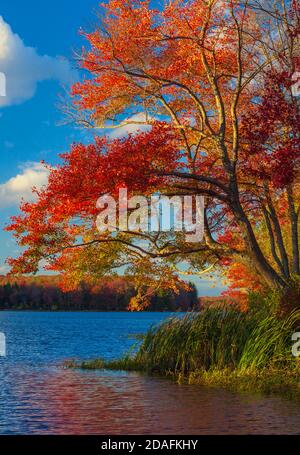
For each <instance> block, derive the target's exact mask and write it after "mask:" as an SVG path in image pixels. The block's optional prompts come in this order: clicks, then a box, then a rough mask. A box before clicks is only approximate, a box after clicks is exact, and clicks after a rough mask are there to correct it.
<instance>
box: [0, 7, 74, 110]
mask: <svg viewBox="0 0 300 455" xmlns="http://www.w3.org/2000/svg"><path fill="white" fill-rule="evenodd" d="M0 72H2V73H4V75H5V77H6V96H5V97H3V96H0V107H3V106H10V105H12V104H20V103H22V102H24V101H26V100H28V99H30V98H32V97H33V96H34V94H35V91H36V87H37V83H38V82H41V81H45V80H50V79H52V80H56V81H58V82H60V83H62V84H66V85H68V84H70V83H71V82H72V80H74V77H75V74H76V72H75V71H74V70H73V69H72V68H71V66H70V63H69V62H68V61H67V60H63V59H61V58H58V57H49V56H48V55H39V54H38V53H37V51H36V50H35V49H34V48H32V47H27V46H26V45H25V44H24V42H23V41H22V39H21V38H20V37H19V35H17V34H15V33H13V31H12V29H11V27H10V26H9V24H7V23H6V22H5V21H4V19H3V17H2V16H0Z"/></svg>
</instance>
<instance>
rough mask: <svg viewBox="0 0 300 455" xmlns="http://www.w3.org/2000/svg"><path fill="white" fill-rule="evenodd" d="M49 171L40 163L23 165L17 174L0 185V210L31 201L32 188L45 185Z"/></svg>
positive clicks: (32, 195) (32, 197)
mask: <svg viewBox="0 0 300 455" xmlns="http://www.w3.org/2000/svg"><path fill="white" fill-rule="evenodd" d="M48 175H49V171H48V169H46V168H45V166H44V165H43V164H41V163H36V162H34V163H25V164H23V165H22V167H21V169H20V172H19V174H17V175H16V176H14V177H12V178H10V179H9V180H7V181H6V182H5V183H2V184H0V208H5V207H12V206H16V205H19V204H20V202H21V200H22V199H24V200H26V201H31V200H33V199H34V197H35V195H34V194H33V193H32V188H33V187H36V188H37V189H40V188H41V187H42V186H44V185H46V184H47V181H48Z"/></svg>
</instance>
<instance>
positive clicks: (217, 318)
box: [70, 306, 300, 397]
mask: <svg viewBox="0 0 300 455" xmlns="http://www.w3.org/2000/svg"><path fill="white" fill-rule="evenodd" d="M296 331H300V311H299V310H298V311H295V312H293V313H291V314H290V315H289V316H287V317H286V318H284V319H279V318H277V317H276V316H275V315H274V314H270V315H266V312H263V311H258V312H257V311H249V312H247V313H242V312H240V311H239V310H237V309H235V308H234V307H230V306H223V307H218V308H209V309H205V310H203V311H201V312H200V313H196V314H187V315H186V316H184V317H175V318H172V319H169V320H167V321H165V322H163V323H162V324H160V325H158V326H155V327H152V328H151V329H150V330H149V331H148V332H147V333H146V334H145V336H144V337H143V339H142V342H141V345H140V347H139V349H138V350H137V352H135V353H132V354H129V355H127V356H125V357H124V358H122V359H119V360H114V361H111V362H105V361H103V360H94V361H90V362H84V363H82V364H80V365H70V366H77V367H80V368H85V369H99V368H100V369H101V368H109V369H114V370H127V371H132V370H136V371H144V372H147V373H151V374H153V373H158V374H161V375H167V376H172V377H174V378H176V379H177V380H179V381H182V380H184V381H188V382H189V383H199V384H203V385H207V386H211V385H213V386H222V387H223V386H224V387H229V388H234V389H239V390H256V391H260V392H266V393H270V392H278V393H285V394H289V395H293V394H294V395H297V396H298V395H299V397H300V380H299V377H300V375H299V373H300V362H299V359H297V358H295V357H293V356H292V340H291V336H292V334H293V333H294V332H296Z"/></svg>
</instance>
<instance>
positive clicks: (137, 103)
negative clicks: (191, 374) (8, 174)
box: [8, 0, 300, 303]
mask: <svg viewBox="0 0 300 455" xmlns="http://www.w3.org/2000/svg"><path fill="white" fill-rule="evenodd" d="M103 9H104V14H102V15H101V17H102V19H101V20H100V19H99V26H98V27H97V28H96V29H95V30H94V31H92V32H84V33H83V35H84V36H85V38H86V39H87V40H88V48H87V49H86V50H84V51H83V52H82V54H81V55H80V56H79V57H78V58H79V61H80V65H81V67H82V68H83V69H84V70H85V75H86V76H85V79H84V80H83V81H81V82H78V83H77V84H75V85H74V87H73V89H72V96H73V103H72V106H71V107H69V108H68V109H67V111H68V115H69V116H71V118H72V119H73V120H74V121H76V122H77V123H78V124H80V125H82V126H83V127H86V128H90V129H92V130H93V131H95V134H98V136H96V138H95V141H94V143H92V144H90V145H87V146H86V145H83V144H74V145H73V146H72V147H71V150H70V152H69V153H66V154H64V155H62V164H61V165H60V166H57V167H55V168H53V169H50V177H49V183H48V185H47V187H45V188H44V189H43V190H41V191H40V192H37V196H38V199H37V202H34V203H24V204H23V205H22V207H21V210H22V214H21V215H20V216H18V217H15V218H14V219H13V220H12V223H11V225H10V226H9V228H8V229H9V230H11V231H13V232H14V233H15V235H16V237H17V239H18V241H19V244H20V245H21V246H24V247H25V251H24V253H23V254H22V255H21V256H20V257H19V258H17V259H14V260H10V263H11V265H12V271H13V272H20V271H21V272H32V271H35V270H37V268H38V266H39V263H40V261H41V260H42V259H47V261H48V262H50V266H48V267H50V268H51V269H53V270H59V271H63V272H64V273H65V274H66V277H67V278H68V280H71V281H73V282H79V281H80V280H82V279H83V278H85V279H86V278H87V277H88V278H89V279H93V278H97V277H99V276H102V275H105V274H106V273H109V272H110V271H111V270H116V269H118V268H119V267H125V268H126V270H127V272H128V273H129V274H131V275H132V276H135V277H137V282H141V277H143V280H142V281H143V284H144V285H146V284H147V277H148V279H149V281H150V285H151V286H153V280H154V281H155V282H156V283H159V284H160V285H161V286H169V287H172V286H173V287H176V286H178V276H177V271H178V268H180V265H181V264H182V263H183V262H185V263H186V264H187V265H186V267H185V271H186V270H187V269H188V271H190V272H196V273H202V272H203V271H205V270H216V271H218V270H225V274H226V271H227V270H228V268H229V269H230V267H231V266H232V265H233V264H235V265H236V264H238V263H241V264H243V270H245V268H246V269H247V268H248V269H249V270H250V269H251V272H252V273H254V274H256V275H257V276H259V281H262V282H263V283H264V285H265V286H268V287H272V288H277V289H285V288H287V287H289V286H290V283H291V282H292V279H293V276H294V275H297V276H299V203H300V201H299V197H300V194H299V186H298V185H299V120H300V119H299V104H298V100H299V98H297V93H295V90H293V84H295V81H294V79H293V75H294V74H295V73H297V53H298V46H299V39H298V38H299V3H298V2H297V1H285V2H284V1H283V2H282V1H278V2H277V1H272V2H261V3H260V2H259V1H242V2H241V1H234V0H232V1H231V0H227V1H226V0H190V1H179V0H178V1H169V2H167V3H166V4H165V6H164V7H163V8H162V9H161V10H158V9H153V8H151V7H150V2H149V1H138V0H111V1H109V2H108V4H106V5H105V6H103ZM133 126H134V127H135V128H137V129H138V128H140V131H137V132H136V133H135V134H130V135H128V136H127V137H124V138H119V139H111V138H109V137H107V136H103V135H101V134H100V131H101V130H107V129H108V128H110V129H112V131H114V132H116V134H117V133H118V131H119V129H120V128H122V127H127V128H128V127H133ZM145 126H147V128H148V129H147V130H146V131H145V130H143V128H144V127H145ZM122 187H127V188H128V191H129V194H130V195H135V194H144V195H146V196H150V195H151V194H152V193H153V192H160V193H162V194H167V195H183V194H184V195H187V194H190V195H195V194H197V195H202V196H204V197H205V213H204V215H205V234H204V239H203V241H201V242H198V243H193V244H189V243H186V242H185V241H184V237H183V236H182V234H180V233H174V232H170V233H165V232H164V233H159V234H157V233H144V232H129V231H128V232H127V231H122V232H117V233H113V234H109V233H106V234H101V235H100V234H99V232H98V231H97V229H96V226H95V218H96V215H97V209H96V200H97V198H98V197H99V196H100V195H103V194H108V193H109V194H111V195H117V192H118V190H119V188H122ZM231 275H232V274H231ZM139 297H140V299H141V301H142V302H144V301H143V298H142V296H141V295H139ZM135 303H136V302H135Z"/></svg>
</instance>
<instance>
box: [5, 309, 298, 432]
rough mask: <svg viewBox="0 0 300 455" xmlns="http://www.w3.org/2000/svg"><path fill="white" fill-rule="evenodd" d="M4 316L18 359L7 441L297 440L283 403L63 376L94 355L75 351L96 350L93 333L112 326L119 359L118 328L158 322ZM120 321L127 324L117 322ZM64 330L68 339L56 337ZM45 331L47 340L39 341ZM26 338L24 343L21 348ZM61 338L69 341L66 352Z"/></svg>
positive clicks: (8, 401) (10, 365)
mask: <svg viewBox="0 0 300 455" xmlns="http://www.w3.org/2000/svg"><path fill="white" fill-rule="evenodd" d="M9 315H10V316H9ZM1 316H2V314H1V315H0V330H1V329H3V326H5V327H6V330H7V331H8V332H9V335H10V337H9V338H10V348H11V352H13V353H14V354H13V355H10V356H9V357H8V358H7V359H1V361H0V379H1V389H0V433H2V434H178V435H180V434H215V433H218V434H249V433H250V434H268V433H273V434H279V433H280V434H284V433H285V434H286V433H292V434H295V433H300V412H299V410H298V406H297V404H296V403H293V402H290V401H286V400H283V399H280V398H274V397H272V398H267V397H259V396H251V395H240V394H235V393H231V392H228V391H223V390H214V389H206V388H202V387H197V386H188V385H177V384H174V383H172V382H171V381H168V380H166V379H160V378H149V377H147V376H143V375H140V374H136V373H128V374H127V373H124V372H107V371H106V372H105V371H97V372H93V371H77V370H64V369H63V368H62V367H61V366H59V364H60V362H61V360H62V359H63V358H66V357H70V356H72V355H71V354H72V353H73V355H74V356H75V355H76V356H78V354H79V356H80V357H82V358H86V357H88V356H89V355H88V352H87V351H88V349H90V348H91V346H90V347H85V348H84V347H83V346H82V345H80V346H81V348H80V349H78V336H80V333H81V332H82V339H84V337H87V335H88V334H89V335H90V336H89V338H90V342H92V343H94V341H93V336H94V335H93V333H92V330H91V328H92V329H93V330H94V329H95V327H96V326H97V328H98V329H101V327H102V330H103V331H105V330H106V329H107V326H108V325H110V330H107V332H106V335H107V337H108V340H106V342H107V343H108V341H109V342H110V343H108V344H107V345H106V344H105V346H108V345H110V346H111V348H110V349H111V351H113V352H112V353H111V354H110V356H115V354H116V353H117V351H118V352H121V351H122V349H124V339H125V338H126V339H127V337H125V338H124V339H123V343H122V342H121V341H119V340H121V339H122V337H121V338H120V333H119V330H120V328H122V330H123V335H126V334H128V333H131V329H130V330H129V329H128V327H131V325H132V320H130V317H131V316H132V318H133V319H134V318H135V322H136V324H135V325H136V326H138V327H139V328H140V329H142V328H144V329H146V327H147V326H149V325H150V324H151V323H152V322H153V321H155V320H158V319H157V318H162V317H163V316H161V315H160V316H158V315H153V314H152V315H151V314H148V316H147V317H146V316H138V315H130V314H128V315H126V316H124V314H123V315H120V314H118V313H117V314H116V313H115V314H113V315H111V316H110V317H108V316H107V314H106V315H103V314H101V313H97V314H94V316H93V317H92V316H91V315H80V314H72V315H71V314H60V315H58V316H56V317H54V316H53V315H47V314H32V315H31V318H30V317H29V315H24V314H23V313H22V314H20V313H19V314H12V313H9V314H8V313H6V314H5V318H6V319H5V320H6V323H5V324H1V323H2V322H3V321H2V319H1ZM47 316H48V317H47ZM118 318H119V320H118ZM120 318H123V319H124V318H125V319H124V320H123V322H120ZM126 319H127V324H126ZM97 321H98V322H97ZM129 321H131V322H129ZM62 324H63V325H64V334H63V335H62V334H60V330H59V329H60V328H61V326H62ZM133 325H134V324H133ZM115 326H117V327H118V337H119V338H116V333H117V332H116V333H114V329H113V327H115ZM142 326H143V327H142ZM20 327H23V328H22V330H21V331H20ZM25 327H27V329H28V330H25ZM37 327H39V329H37ZM89 327H90V333H88V332H89ZM104 327H106V329H104ZM13 328H14V329H15V331H14V332H13V331H12V329H13ZM41 328H42V331H40V329H41ZM128 330H129V331H128ZM42 332H43V336H42V337H41V338H39V337H37V334H40V335H41V333H42ZM83 332H85V335H84V334H83ZM25 333H26V335H25ZM21 334H22V337H23V338H22V339H23V344H22V345H19V349H18V346H17V345H18V342H20V341H21V339H20V338H19V337H20V335H21ZM74 334H75V338H74ZM101 336H102V335H101ZM24 337H25V338H24ZM62 338H63V339H64V341H65V342H66V341H67V340H68V342H67V343H66V344H65V346H64V347H63V346H62ZM13 340H14V341H13ZM25 340H26V341H27V349H24V342H25ZM126 343H127V342H125V344H126ZM55 346H57V348H56V349H55ZM75 346H77V348H76V349H75ZM122 346H123V348H122ZM94 349H96V348H95V347H94ZM98 349H100V351H101V349H102V352H98V355H99V354H102V355H103V356H104V355H105V352H104V350H103V345H102V346H100V348H98ZM64 352H65V355H64ZM18 353H19V354H18ZM55 353H56V357H55ZM106 353H107V351H106ZM37 365H38V367H37Z"/></svg>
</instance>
